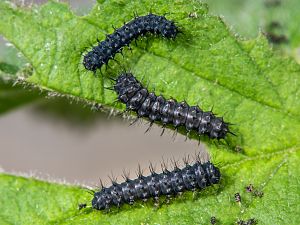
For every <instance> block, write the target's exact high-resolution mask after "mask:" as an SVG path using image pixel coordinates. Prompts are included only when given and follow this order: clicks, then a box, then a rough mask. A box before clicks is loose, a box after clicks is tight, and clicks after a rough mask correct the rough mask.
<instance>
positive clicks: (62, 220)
mask: <svg viewBox="0 0 300 225" xmlns="http://www.w3.org/2000/svg"><path fill="white" fill-rule="evenodd" d="M150 10H151V11H152V12H153V13H156V14H165V13H168V14H167V15H166V16H167V18H168V19H172V20H174V21H176V23H177V25H178V26H179V27H180V28H181V29H182V31H183V34H181V35H179V36H178V38H176V40H175V41H169V40H165V39H161V38H156V37H153V38H150V37H147V41H146V40H145V39H141V40H139V41H138V42H137V46H134V44H132V49H133V50H132V53H131V52H130V51H129V50H125V52H124V58H123V57H122V56H121V55H118V56H116V60H117V61H119V64H121V65H122V66H120V65H119V64H118V63H116V62H114V61H111V62H110V63H109V65H110V67H111V68H110V69H108V70H105V69H103V75H101V74H100V73H98V75H99V76H98V77H95V76H94V74H93V73H91V72H87V71H85V70H84V68H83V66H82V65H81V62H82V57H83V55H84V52H85V51H86V49H87V48H89V47H91V44H90V43H93V45H94V44H96V43H97V38H98V39H99V40H102V39H104V38H105V34H107V33H111V32H113V28H112V25H114V26H116V27H119V26H121V25H122V24H123V22H124V21H129V20H131V19H132V15H133V12H138V13H139V14H140V15H144V14H147V13H148V12H149V11H150ZM207 11H208V9H207V7H206V5H203V4H201V3H199V1H183V0H178V1H171V0H165V1H160V0H156V1H149V2H148V1H137V0H136V1H122V0H111V1H103V2H101V3H100V2H99V3H98V4H97V5H96V6H95V7H94V9H93V10H92V11H91V13H90V14H89V15H87V16H85V17H78V16H76V15H74V14H73V13H72V12H71V11H70V9H69V8H68V6H67V5H65V4H61V3H57V2H52V1H51V2H49V3H47V4H45V5H42V6H41V7H33V8H32V9H23V8H18V7H15V6H13V5H11V4H10V3H7V2H4V1H1V2H0V13H1V17H2V18H1V21H0V33H2V34H3V35H4V36H5V37H6V38H7V39H8V40H9V41H10V42H11V43H13V44H14V45H15V46H16V47H17V48H18V49H19V50H20V51H21V52H22V53H23V54H24V55H25V57H26V58H27V60H28V61H29V62H30V63H31V65H32V66H33V69H34V72H33V75H32V76H30V77H28V78H27V82H29V83H31V84H34V85H37V86H39V87H41V88H44V89H46V90H49V91H55V92H59V93H61V94H67V95H71V96H74V97H77V98H81V99H84V100H87V101H93V102H97V103H100V104H102V105H104V106H105V107H114V108H115V109H124V106H123V105H121V104H114V100H115V98H116V95H115V93H113V92H112V91H110V90H107V89H105V88H104V86H111V85H112V84H111V83H110V81H109V79H107V77H108V76H117V75H118V73H119V72H120V71H121V70H122V68H123V67H125V68H127V69H130V70H131V71H133V73H134V74H135V75H136V76H137V78H138V79H140V80H142V78H143V83H144V84H147V83H149V89H150V90H153V89H155V92H156V93H158V94H159V93H161V94H163V95H164V96H166V97H170V96H172V97H174V98H176V99H178V100H184V99H185V100H186V101H187V102H188V103H189V104H190V105H196V104H199V105H200V106H201V107H202V108H203V109H204V110H210V109H211V107H212V106H214V112H216V113H217V114H219V115H222V114H224V113H225V112H226V115H225V120H226V121H229V122H231V123H233V124H235V125H233V126H231V129H232V131H233V132H234V133H235V134H236V135H237V137H234V136H230V135H229V136H228V138H227V139H226V140H227V142H228V146H227V145H226V144H222V143H221V144H216V143H215V142H214V141H212V140H207V139H203V141H204V142H206V143H207V145H208V147H209V149H210V152H211V153H212V155H213V161H214V162H221V163H222V166H221V172H222V175H223V180H222V183H221V184H220V186H218V187H214V188H209V189H208V190H207V191H205V192H202V193H201V194H200V197H199V198H197V199H195V200H193V198H192V196H191V195H192V194H191V193H187V194H186V195H185V197H184V198H183V199H177V200H174V201H175V202H174V204H170V205H163V206H162V207H161V208H160V209H158V210H154V209H153V204H150V203H149V204H145V205H141V204H137V205H136V206H134V207H133V208H130V207H129V206H125V207H123V208H122V209H121V210H120V211H119V212H118V213H111V214H102V213H100V212H97V211H92V210H90V209H87V210H86V211H83V212H78V211H77V209H76V207H75V206H74V205H76V204H77V203H78V202H81V199H80V200H79V198H72V197H71V196H70V195H68V193H66V194H64V190H65V188H68V187H64V186H59V187H60V188H61V189H62V191H61V192H57V191H56V190H55V189H53V190H54V191H53V193H51V192H47V194H49V196H47V199H51V198H52V196H51V195H55V197H56V198H58V199H60V198H61V199H68V200H67V201H62V200H61V201H57V202H58V203H56V204H53V202H51V201H50V202H49V204H39V203H40V202H43V201H45V199H40V198H34V196H33V195H34V194H35V193H36V191H31V190H30V188H29V189H28V190H27V192H26V193H27V194H28V195H26V196H27V197H28V200H27V201H29V200H30V199H31V197H30V196H32V198H33V200H32V201H30V202H31V203H26V204H28V205H30V206H31V207H28V205H27V206H26V205H25V206H23V207H21V208H22V209H24V211H21V212H20V211H18V212H16V210H14V214H13V215H11V214H9V212H7V211H5V212H1V211H0V215H1V217H2V218H5V220H6V221H7V222H8V223H14V221H16V220H17V219H16V218H15V217H19V218H22V219H24V220H25V219H28V220H29V218H31V216H32V215H31V214H30V213H29V212H26V210H29V211H31V212H32V211H33V213H34V215H36V217H37V218H38V219H39V221H38V222H37V223H38V224H40V223H41V221H42V220H44V221H45V223H48V222H50V223H52V221H54V222H53V223H59V224H72V223H73V224H74V223H75V224H82V223H85V224H95V223H99V224H143V223H144V224H148V223H150V224H158V223H159V224H196V223H197V224H208V223H209V219H210V217H211V216H216V217H217V218H218V219H219V220H220V221H221V224H232V223H234V222H235V221H236V220H237V219H238V218H244V219H247V218H252V217H254V218H257V219H258V221H259V223H260V224H282V223H283V221H284V223H287V224H299V222H300V218H299V216H297V215H300V212H299V211H300V210H299V207H298V205H299V198H297V196H299V193H300V190H299V183H300V179H299V176H297V174H299V169H298V167H297V165H298V164H299V151H298V150H299V146H300V145H299V141H300V140H299V135H300V101H299V96H300V90H299V85H300V76H299V74H300V66H299V65H298V64H297V63H296V62H294V61H293V60H291V59H289V58H282V57H280V56H278V55H277V54H275V53H274V52H273V51H272V50H271V49H270V48H269V45H268V43H267V41H266V39H265V38H264V37H262V36H259V37H258V38H256V39H253V40H249V41H242V40H240V39H239V38H237V37H236V35H234V34H233V33H232V32H231V31H230V30H229V29H228V27H227V25H226V24H225V23H224V22H223V21H222V20H221V19H220V18H218V17H215V16H211V15H209V14H207ZM181 132H183V130H182V131H181ZM232 149H237V150H238V149H241V151H242V152H241V153H236V152H234V151H232ZM3 177H4V178H5V179H6V178H7V176H6V175H3V176H2V178H3ZM2 178H1V179H2ZM9 179H11V180H14V181H11V182H10V183H9V185H6V186H5V187H4V188H3V190H4V191H5V192H7V193H10V194H11V196H15V195H16V193H18V190H20V189H18V188H17V187H15V186H16V184H15V183H17V184H18V182H20V181H19V178H14V177H9ZM23 182H24V189H26V187H27V186H28V185H32V186H33V187H34V186H35V185H34V183H33V184H30V183H31V182H37V181H32V180H23ZM27 182H28V183H27ZM2 183H3V184H5V181H3V182H1V185H0V186H2ZM250 183H253V184H254V186H255V187H257V188H259V189H260V190H262V191H263V192H264V193H265V195H264V196H263V197H262V198H255V197H252V195H251V194H248V193H246V192H245V189H244V187H245V186H246V185H248V184H250ZM43 185H44V186H45V187H46V188H47V186H52V185H54V186H55V187H56V185H55V184H47V183H42V186H43ZM8 186H9V187H10V188H8ZM74 190H75V191H74V194H75V193H76V194H78V196H81V195H82V196H83V198H84V199H85V200H84V201H86V202H88V203H90V200H91V196H87V195H84V194H83V192H82V190H81V189H80V188H77V189H74ZM236 192H240V193H241V195H242V199H243V200H242V204H241V205H239V204H237V203H236V202H234V198H233V196H234V193H236ZM1 193H2V192H1ZM44 193H45V192H44ZM44 196H46V195H45V194H44ZM1 198H5V196H3V194H1ZM12 199H13V201H16V202H21V203H25V202H26V201H25V200H24V199H22V198H21V197H20V198H19V197H18V198H16V197H12ZM70 199H71V200H70ZM4 200H5V201H1V202H4V203H2V205H5V206H6V205H10V204H11V203H10V201H9V200H8V199H4ZM51 200H52V199H51ZM70 201H72V202H70ZM32 205H35V206H38V207H37V208H34V207H32ZM290 206H292V207H290ZM41 207H42V208H41ZM43 207H44V208H43ZM48 208H49V209H48ZM65 208H66V209H69V210H70V212H69V214H68V213H66V215H65V213H64V212H65V211H63V210H61V211H62V213H61V214H59V213H57V210H60V209H65ZM71 208H72V209H71ZM40 209H41V211H40ZM220 209H222V210H220ZM278 211H280V214H278ZM40 212H43V213H45V214H46V215H48V214H50V215H52V216H53V217H57V219H54V218H53V217H51V216H49V215H48V216H43V215H41V214H40ZM45 214H44V215H45ZM8 215H10V216H8ZM39 215H41V216H39ZM48 218H50V219H48ZM34 222H35V221H34Z"/></svg>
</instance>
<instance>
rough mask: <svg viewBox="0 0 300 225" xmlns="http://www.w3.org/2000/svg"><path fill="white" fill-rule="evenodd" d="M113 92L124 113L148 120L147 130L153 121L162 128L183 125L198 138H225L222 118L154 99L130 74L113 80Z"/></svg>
mask: <svg viewBox="0 0 300 225" xmlns="http://www.w3.org/2000/svg"><path fill="white" fill-rule="evenodd" d="M115 82H116V83H115V85H114V90H115V91H116V92H117V94H118V100H119V101H121V102H122V103H124V104H126V109H127V110H132V111H134V112H136V113H137V116H138V118H139V117H148V118H149V120H150V122H151V123H150V127H151V125H152V124H153V122H154V121H161V122H162V124H163V128H165V126H166V125H167V124H173V125H174V126H175V128H176V129H177V128H178V127H179V126H185V128H186V129H187V131H188V134H189V132H190V131H191V130H195V131H196V132H197V133H198V134H199V135H207V136H208V137H209V138H216V139H222V138H225V136H226V134H227V133H231V134H233V133H232V132H230V131H229V128H228V125H229V123H226V122H224V121H223V118H222V117H216V116H215V115H214V114H213V113H212V112H203V111H202V110H201V109H200V108H199V107H198V106H189V105H188V104H187V103H186V102H180V103H178V102H177V101H176V100H174V99H169V100H166V99H165V98H164V97H163V96H161V95H160V96H156V95H155V94H154V93H153V92H149V91H148V90H147V89H146V88H144V87H143V85H142V84H141V83H140V82H139V81H138V80H137V79H136V78H135V77H134V76H133V75H132V74H131V73H122V74H121V75H120V76H119V77H118V78H117V79H116V80H115Z"/></svg>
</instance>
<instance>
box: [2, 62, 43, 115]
mask: <svg viewBox="0 0 300 225" xmlns="http://www.w3.org/2000/svg"><path fill="white" fill-rule="evenodd" d="M18 71H19V68H18V67H17V66H15V65H11V64H7V63H3V62H0V114H2V113H4V112H7V111H9V110H12V109H14V108H16V107H18V106H21V105H23V104H26V103H29V102H32V101H33V100H36V99H38V98H40V95H39V94H38V93H37V91H33V90H31V91H29V90H25V89H24V87H22V86H21V85H18V84H15V85H14V82H15V78H16V76H17V75H16V74H17V72H18ZM24 72H25V71H22V72H21V71H19V73H20V74H21V73H24Z"/></svg>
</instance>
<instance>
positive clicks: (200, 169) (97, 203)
mask: <svg viewBox="0 0 300 225" xmlns="http://www.w3.org/2000/svg"><path fill="white" fill-rule="evenodd" d="M149 168H150V172H151V174H150V175H149V176H144V175H143V174H142V172H141V170H140V169H139V172H138V178H136V179H134V180H131V179H129V177H128V176H125V181H124V182H123V183H120V184H119V183H117V182H116V181H112V185H111V186H110V187H103V185H102V187H101V190H100V191H99V192H95V193H94V198H93V200H92V207H93V208H94V209H97V210H109V209H110V208H111V207H112V206H116V207H120V206H121V205H123V204H125V203H127V204H133V203H134V202H135V201H136V200H142V201H146V200H148V199H149V198H153V199H154V201H155V202H158V201H159V197H160V196H166V198H167V199H169V198H170V197H171V196H176V195H177V194H180V193H182V192H184V191H195V190H197V189H198V190H202V189H204V188H206V187H208V186H211V185H213V184H217V183H219V181H220V177H221V174H220V171H219V169H218V168H217V167H215V166H214V165H213V164H212V163H211V162H209V161H208V162H206V163H201V162H200V161H198V160H197V161H196V163H195V164H193V165H189V163H188V162H187V161H185V167H184V168H182V169H180V168H179V167H178V166H177V164H176V163H175V165H174V169H173V170H172V171H168V170H167V169H166V168H164V169H163V171H162V173H156V172H155V171H154V169H153V167H152V166H151V165H150V167H149Z"/></svg>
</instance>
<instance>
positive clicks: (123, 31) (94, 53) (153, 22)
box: [83, 13, 179, 72]
mask: <svg viewBox="0 0 300 225" xmlns="http://www.w3.org/2000/svg"><path fill="white" fill-rule="evenodd" d="M178 32H179V31H178V28H177V27H176V25H175V23H174V22H173V21H169V20H167V19H166V18H165V17H164V16H158V15H154V14H152V13H150V14H148V15H146V16H140V17H135V19H134V20H132V21H130V22H128V23H126V24H124V26H122V27H121V28H118V29H115V32H114V33H112V34H109V35H107V36H106V39H105V40H104V41H101V42H99V44H98V46H95V47H93V49H92V50H91V51H90V52H88V53H87V54H86V55H85V56H84V59H83V65H84V67H85V68H86V69H87V70H91V71H93V72H95V71H96V70H97V69H100V68H101V67H102V66H103V64H107V63H108V61H109V60H110V59H113V58H114V56H115V54H116V53H118V52H122V49H123V47H124V46H129V44H130V43H131V42H132V41H133V40H136V39H138V38H139V37H140V36H143V35H145V34H147V33H152V34H156V35H158V34H159V35H161V36H162V37H164V38H170V39H174V38H175V37H176V35H177V34H178Z"/></svg>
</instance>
